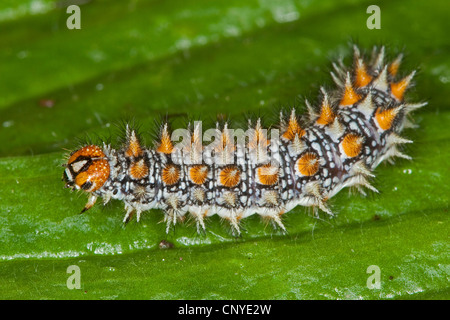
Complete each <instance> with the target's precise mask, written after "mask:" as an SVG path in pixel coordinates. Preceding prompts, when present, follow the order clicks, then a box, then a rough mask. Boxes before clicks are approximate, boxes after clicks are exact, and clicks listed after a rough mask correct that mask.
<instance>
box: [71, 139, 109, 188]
mask: <svg viewBox="0 0 450 320" xmlns="http://www.w3.org/2000/svg"><path fill="white" fill-rule="evenodd" d="M63 166H64V167H65V168H66V169H65V170H64V174H63V180H64V181H65V182H66V188H71V189H72V190H75V189H77V190H84V191H86V192H94V191H96V190H98V189H100V188H101V187H102V186H103V185H104V184H105V182H106V180H108V178H109V174H110V167H109V162H108V160H107V158H106V155H105V154H104V152H103V150H102V149H101V148H100V147H98V146H95V145H89V146H86V147H83V148H81V149H79V150H76V151H74V152H72V153H71V155H70V157H69V160H68V161H67V163H66V164H64V165H63Z"/></svg>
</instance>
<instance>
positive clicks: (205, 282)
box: [0, 0, 450, 299]
mask: <svg viewBox="0 0 450 320" xmlns="http://www.w3.org/2000/svg"><path fill="white" fill-rule="evenodd" d="M57 4H61V2H56V1H50V0H35V1H30V0H28V1H25V0H21V1H13V0H5V1H2V3H1V4H0V141H1V143H0V298H3V299H136V298H138V299H431V298H434V299H448V294H449V286H448V277H449V274H450V266H449V262H450V259H449V239H448V236H449V224H448V207H449V194H450V187H449V182H448V181H449V180H450V172H449V164H448V163H449V162H448V159H449V157H450V152H449V138H450V132H449V124H450V107H449V102H448V101H449V100H448V93H449V86H450V64H449V63H450V55H449V53H450V41H449V37H448V30H450V23H449V19H448V17H449V13H450V12H449V11H450V10H449V6H448V1H445V0H441V1H377V2H375V3H374V2H373V1H294V0H280V1H269V0H260V1H242V0H239V1H229V0H228V1H206V0H192V1H186V0H183V1H181V0H180V1H156V0H155V1H137V0H136V1H106V0H104V1H91V2H88V3H86V4H84V5H81V6H80V7H81V27H82V29H81V30H68V29H67V28H66V19H67V18H68V17H69V15H68V14H67V13H66V12H65V7H64V6H63V7H59V6H58V5H57ZM371 4H377V5H378V6H379V7H380V8H381V29H380V30H369V29H368V28H367V27H366V20H367V18H368V17H369V14H367V13H366V9H367V7H368V6H369V5H371ZM351 43H357V44H358V45H359V46H360V47H361V48H362V49H363V50H367V51H370V50H371V49H372V47H373V46H374V45H385V46H386V49H387V55H388V57H389V58H393V57H395V56H396V54H398V53H399V52H404V53H405V59H404V63H403V65H402V68H401V71H400V72H401V74H402V75H406V74H408V73H409V72H410V71H411V70H413V69H417V70H418V73H417V76H416V78H415V83H416V87H414V89H413V90H411V91H410V93H409V94H408V99H410V100H411V101H428V102H429V105H428V106H426V107H425V108H423V109H421V110H419V111H417V112H416V113H415V115H414V120H415V123H416V124H417V125H418V128H417V129H408V130H407V131H406V132H405V134H404V135H405V136H407V137H408V138H410V139H412V140H414V143H413V144H412V145H408V146H407V147H406V148H405V152H406V153H407V154H409V155H411V156H412V157H413V159H414V160H413V161H406V160H398V161H396V164H395V165H394V166H392V165H384V164H383V165H381V166H380V167H379V168H377V169H376V175H377V177H376V179H375V180H374V181H373V184H374V185H375V187H376V188H378V189H379V190H380V194H372V193H370V194H369V195H368V196H367V197H365V198H364V197H361V196H360V195H357V194H349V192H347V190H344V191H342V192H340V193H339V194H338V195H337V196H336V197H334V198H333V199H332V200H331V205H332V209H333V211H334V212H336V213H338V216H337V217H335V218H329V217H327V216H325V215H324V214H322V215H321V216H320V219H316V218H314V217H313V216H312V212H311V211H310V210H308V209H305V208H303V207H298V208H296V209H295V210H293V211H292V212H290V213H289V214H287V215H286V220H285V223H286V226H287V228H288V230H289V232H288V234H287V235H282V234H279V233H277V232H275V231H274V230H273V229H272V228H271V226H267V225H265V224H264V223H262V222H261V221H260V218H259V217H257V216H255V217H251V218H249V219H247V221H245V223H244V230H243V234H242V236H241V237H240V238H237V239H236V238H234V237H233V236H231V235H230V233H229V229H228V227H227V225H226V224H225V223H223V222H222V221H220V219H219V218H218V217H217V216H215V217H212V218H211V219H210V220H209V221H208V232H207V233H206V235H197V234H196V229H195V225H193V224H192V223H187V224H185V225H177V226H176V228H175V229H174V230H172V231H171V232H170V233H169V234H166V233H165V225H164V223H159V222H161V220H162V218H163V215H162V212H160V211H157V210H155V211H151V212H148V213H146V214H144V215H143V217H142V219H141V222H140V223H136V222H135V221H132V222H130V223H129V224H128V225H127V226H126V227H124V226H123V225H122V222H121V221H122V218H123V214H124V210H123V204H122V203H119V202H116V201H113V202H112V203H111V204H110V205H108V206H107V207H106V208H102V206H101V205H97V206H96V207H95V208H93V209H92V210H90V211H89V212H87V213H86V214H83V215H79V214H78V212H79V211H80V210H81V208H82V207H83V206H84V204H85V201H86V197H85V196H84V195H82V194H76V193H70V192H69V191H68V190H66V189H63V182H61V175H62V167H61V163H62V162H63V154H64V153H65V150H64V149H65V148H69V149H71V148H74V147H76V146H77V145H78V143H79V141H80V140H84V139H86V138H87V137H89V138H92V139H93V140H99V139H102V138H108V139H110V141H111V142H113V143H115V142H116V141H117V138H118V137H119V135H120V131H119V130H117V128H116V125H117V124H120V123H121V122H122V121H123V119H135V120H136V121H137V122H138V123H139V124H140V126H141V129H142V136H143V138H144V140H145V142H146V144H147V145H152V143H153V139H154V134H155V132H156V131H157V129H158V127H157V125H156V124H155V123H158V121H160V119H162V118H164V117H168V118H169V120H170V121H171V122H172V124H173V126H174V127H178V126H183V125H185V123H186V118H191V119H203V120H205V123H213V122H214V121H215V120H216V119H218V118H223V117H225V118H228V119H230V120H231V123H233V125H235V126H236V127H237V126H239V125H241V124H242V123H244V124H245V116H246V115H251V116H255V115H261V116H262V117H263V122H264V123H265V125H270V124H272V123H274V122H275V121H276V116H277V111H278V110H279V108H280V107H290V106H293V105H298V106H300V107H301V106H302V105H303V98H304V97H307V98H308V99H309V100H310V101H313V102H314V101H316V99H317V96H318V92H319V91H318V89H319V86H320V85H325V86H327V87H332V86H333V83H332V81H331V78H330V76H329V73H328V72H329V71H330V69H331V61H335V60H336V58H337V57H339V56H340V55H344V56H345V57H346V59H345V62H346V63H348V64H349V63H351V52H352V50H351ZM48 106H50V107H48ZM205 126H206V125H204V128H205ZM161 240H167V241H170V242H172V243H173V244H174V248H172V249H169V250H161V249H159V246H158V244H159V242H160V241H161ZM70 265H77V266H79V267H80V270H81V289H80V290H69V289H68V288H67V287H66V280H67V278H68V276H69V274H67V273H66V270H67V267H68V266H70ZM371 265H377V266H378V267H379V268H380V270H381V289H372V290H371V289H368V288H367V286H366V282H367V278H368V277H369V275H370V274H367V272H366V270H367V268H368V267H369V266H371Z"/></svg>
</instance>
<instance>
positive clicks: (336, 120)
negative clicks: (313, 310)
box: [63, 47, 426, 234]
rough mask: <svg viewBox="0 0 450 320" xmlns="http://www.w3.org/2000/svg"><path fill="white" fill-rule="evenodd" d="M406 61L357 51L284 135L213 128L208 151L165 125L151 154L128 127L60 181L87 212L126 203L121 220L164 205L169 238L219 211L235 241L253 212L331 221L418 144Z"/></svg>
mask: <svg viewBox="0 0 450 320" xmlns="http://www.w3.org/2000/svg"><path fill="white" fill-rule="evenodd" d="M401 59H402V55H400V56H398V57H397V58H396V59H395V60H393V61H392V62H390V63H387V64H385V63H384V47H382V48H381V49H380V50H376V48H375V49H374V51H373V53H372V59H371V61H370V62H365V61H364V59H363V57H362V55H361V53H360V51H359V49H358V48H357V47H354V65H353V67H352V68H351V69H347V68H345V66H344V65H343V64H342V63H341V64H340V65H336V64H333V67H334V69H335V73H334V72H331V75H332V78H333V80H334V82H335V83H336V85H337V88H336V89H334V90H333V91H332V92H326V91H325V90H324V89H323V88H321V97H322V102H321V104H320V106H318V107H316V108H313V107H312V106H311V105H309V104H308V103H307V107H308V118H309V119H308V121H306V122H305V121H303V122H302V121H301V120H300V119H299V117H298V116H297V115H296V113H295V109H293V110H292V112H291V113H290V115H288V116H287V117H285V116H284V114H283V113H281V114H280V124H279V129H278V130H273V131H271V134H270V137H269V135H268V134H267V130H265V129H263V127H262V125H261V121H260V120H257V121H256V124H252V123H251V122H249V129H248V130H247V131H246V132H245V134H244V137H245V139H244V140H242V143H238V144H236V143H235V139H234V135H232V131H231V130H230V129H229V128H228V126H227V124H225V125H224V126H223V128H222V129H220V128H219V125H218V126H217V127H216V128H215V129H214V130H213V133H215V134H213V136H214V137H215V138H216V139H215V140H214V143H211V144H209V145H204V143H203V141H202V138H203V140H205V139H204V136H202V130H201V126H200V125H199V124H198V123H197V124H196V125H194V128H193V130H191V129H190V128H189V130H187V135H186V137H185V139H183V140H184V142H185V143H184V145H182V144H178V145H176V144H174V141H175V140H174V138H173V136H174V135H173V134H172V135H171V134H169V130H168V125H167V124H164V125H163V126H162V127H161V132H160V137H159V138H160V140H159V142H158V143H157V146H156V147H155V148H154V149H150V148H146V147H144V146H142V145H141V143H140V141H139V137H138V134H137V133H136V131H135V130H132V129H130V128H129V127H128V126H127V129H126V143H125V145H124V146H123V147H121V148H120V149H117V150H116V149H113V148H112V147H111V146H110V145H107V144H103V146H102V147H100V146H96V145H87V146H84V147H82V148H81V149H79V150H76V151H74V152H72V153H71V154H70V155H69V157H68V160H67V163H66V164H64V166H65V171H64V175H63V179H64V180H65V182H66V187H68V188H71V189H72V190H74V189H78V190H84V191H85V192H87V193H88V194H89V200H88V202H87V204H86V206H85V207H84V209H83V211H82V212H84V211H86V210H88V209H89V208H91V207H92V206H93V205H94V204H95V202H96V200H97V198H98V197H102V198H103V200H104V203H107V202H108V201H109V200H110V199H118V200H122V201H124V203H125V209H126V215H125V218H124V222H127V221H129V220H130V219H131V217H132V216H133V214H134V213H135V214H136V216H137V220H138V221H139V218H140V215H141V213H142V212H144V211H147V210H150V209H154V208H159V209H162V210H163V211H164V220H165V222H166V223H167V229H166V231H168V230H169V228H170V226H171V225H172V224H175V222H176V221H177V220H180V219H182V218H183V217H184V216H185V215H186V213H189V214H190V215H191V216H192V217H193V218H194V219H195V221H196V224H197V230H198V231H199V232H200V231H202V230H204V229H205V222H204V219H205V218H206V217H208V216H211V215H214V214H218V215H219V216H220V217H222V218H224V219H226V220H228V221H229V222H230V224H231V226H232V228H233V230H234V232H236V233H237V234H239V222H240V220H241V219H244V218H246V217H248V216H250V215H252V214H254V213H257V214H258V215H260V216H262V217H264V218H267V219H268V220H269V221H272V222H273V224H274V225H275V226H277V227H279V228H281V229H282V230H283V231H285V227H284V225H283V223H282V219H281V218H282V215H283V214H285V213H286V212H288V211H290V210H291V209H293V208H294V207H296V206H298V205H301V206H309V207H310V206H312V207H314V208H319V209H321V210H322V211H324V212H326V213H328V214H330V215H331V214H332V212H331V210H330V209H329V207H328V205H327V200H328V199H330V198H331V197H333V196H334V195H335V194H337V193H338V192H339V191H340V190H341V189H343V188H345V187H356V188H357V189H358V190H359V191H361V192H362V193H363V194H364V191H363V187H366V188H368V189H370V190H372V191H374V192H377V190H376V189H375V188H374V187H373V186H372V185H371V184H370V182H369V179H370V177H373V173H372V172H373V170H374V169H375V168H376V167H377V166H378V164H380V163H381V162H382V161H384V160H388V161H390V160H391V158H393V157H401V158H406V159H410V157H409V156H407V155H405V154H403V153H402V152H401V151H400V150H399V145H401V144H404V143H411V142H412V141H410V140H408V139H405V138H403V137H401V136H400V135H399V133H400V132H401V131H402V130H403V128H404V127H407V126H408V125H411V124H410V122H409V121H408V120H407V119H406V116H407V115H408V114H409V113H410V112H412V111H414V110H416V109H418V108H420V107H422V106H424V105H426V103H406V102H405V101H404V94H405V91H406V89H407V88H408V87H409V86H410V85H411V80H412V78H413V76H414V74H415V71H413V72H412V73H411V74H409V75H408V76H406V77H404V78H403V79H401V80H396V75H397V73H398V69H399V65H400V62H401ZM278 133H279V134H278ZM186 142H187V143H186Z"/></svg>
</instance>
